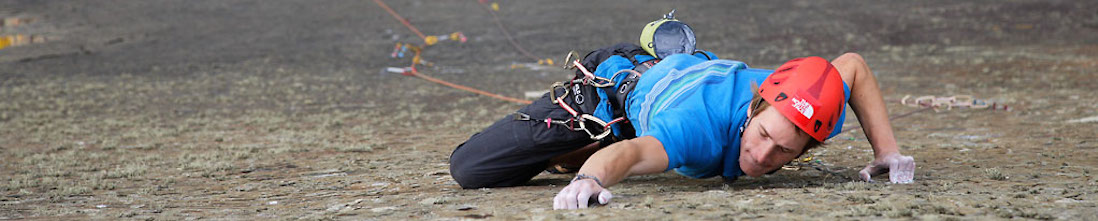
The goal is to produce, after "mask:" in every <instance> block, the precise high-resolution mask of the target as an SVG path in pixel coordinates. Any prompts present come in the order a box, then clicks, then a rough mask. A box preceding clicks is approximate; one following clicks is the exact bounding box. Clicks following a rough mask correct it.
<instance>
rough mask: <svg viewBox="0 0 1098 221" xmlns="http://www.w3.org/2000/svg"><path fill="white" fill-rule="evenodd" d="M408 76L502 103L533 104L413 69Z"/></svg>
mask: <svg viewBox="0 0 1098 221" xmlns="http://www.w3.org/2000/svg"><path fill="white" fill-rule="evenodd" d="M408 75H412V76H415V77H418V78H423V80H428V81H431V82H435V83H438V84H441V85H446V86H449V87H452V88H455V89H459V90H464V91H468V92H473V93H476V94H480V95H484V96H489V97H492V98H496V99H500V100H504V101H510V102H515V103H520V104H531V103H534V102H533V101H529V100H523V99H518V98H513V97H507V96H503V95H499V94H494V93H491V92H487V91H482V90H477V89H476V88H471V87H466V86H462V85H458V84H454V83H450V82H447V81H444V80H440V79H438V78H433V77H431V76H427V75H423V73H420V72H419V71H416V70H415V69H412V70H411V71H409V72H408Z"/></svg>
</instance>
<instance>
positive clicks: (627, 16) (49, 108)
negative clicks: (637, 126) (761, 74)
mask: <svg viewBox="0 0 1098 221" xmlns="http://www.w3.org/2000/svg"><path fill="white" fill-rule="evenodd" d="M386 2H387V3H388V4H389V6H391V7H392V8H393V9H394V10H395V11H397V12H399V13H400V14H402V15H403V16H404V17H405V18H406V19H408V21H409V22H410V23H412V24H414V25H415V26H416V27H418V28H419V29H420V31H422V32H424V34H426V35H435V36H438V35H445V34H450V33H455V32H461V33H463V35H465V36H466V37H468V39H467V40H468V41H467V42H465V43H457V42H453V41H445V42H440V43H439V44H436V45H432V46H430V47H427V48H425V49H424V50H423V53H422V59H424V60H425V61H429V62H430V63H432V64H433V65H432V66H427V65H423V66H417V68H418V70H419V71H423V72H428V73H431V74H433V75H432V76H434V77H437V78H439V79H444V80H448V81H453V82H455V83H459V84H463V85H468V86H471V87H475V88H479V89H483V90H486V91H490V92H494V93H500V94H503V95H507V96H511V97H522V96H524V95H526V94H527V93H526V92H530V93H529V94H530V95H526V96H528V97H531V99H533V98H536V97H540V96H541V95H543V94H544V90H546V89H547V87H546V86H547V85H550V84H551V83H553V82H556V81H561V80H564V79H565V78H567V76H568V75H570V74H571V72H569V71H565V70H560V69H558V68H555V67H554V66H556V65H560V63H562V62H561V61H560V60H557V63H556V64H554V65H545V64H538V61H537V60H532V59H528V58H525V57H526V56H524V55H522V53H521V52H519V51H517V50H516V49H515V48H514V46H512V45H511V43H510V42H509V41H508V40H507V38H506V37H505V35H503V34H502V32H501V30H500V29H499V27H498V25H497V24H495V23H494V21H493V19H492V16H491V15H490V14H488V13H489V11H487V10H484V9H483V8H484V6H483V5H481V4H479V3H478V1H424V0H405V1H397V0H390V1H386ZM485 3H486V4H490V3H491V2H490V1H485ZM497 3H498V4H499V6H500V7H499V8H500V9H499V11H492V12H494V13H496V14H497V15H498V16H500V18H501V23H502V24H503V26H505V28H506V30H507V31H508V32H509V33H511V35H512V36H514V38H515V40H516V42H515V43H517V44H519V45H522V46H523V47H525V48H526V49H528V50H529V51H530V52H531V54H533V55H535V56H537V57H541V58H552V59H560V58H563V57H564V56H563V55H565V54H566V53H568V52H569V51H572V50H575V51H577V52H580V53H582V52H585V51H588V50H592V49H595V48H598V47H601V46H605V45H610V44H613V43H618V42H634V41H636V39H637V35H638V33H639V32H640V30H641V26H642V25H643V24H645V23H647V22H649V21H651V20H654V19H656V18H658V17H659V16H660V15H662V14H664V13H666V12H667V11H669V9H672V8H674V9H676V10H677V14H676V15H677V17H678V18H679V19H682V20H683V21H685V22H687V23H689V24H690V25H691V26H692V28H693V29H694V30H695V33H696V34H697V39H698V48H700V49H705V50H709V51H713V52H715V53H716V54H717V55H718V56H720V57H721V58H726V59H735V60H741V61H745V62H747V63H748V64H750V65H751V66H752V67H756V68H774V67H776V66H777V65H778V64H780V63H782V62H784V61H786V60H788V59H790V58H793V57H801V56H822V57H835V56H838V55H839V54H841V53H843V52H858V53H860V54H861V55H862V56H863V57H865V58H866V60H867V61H868V62H869V65H870V67H871V69H872V70H873V71H874V74H876V76H877V78H878V80H879V81H880V87H881V88H882V90H883V93H884V96H885V102H886V103H887V105H886V106H887V108H889V110H888V111H889V113H891V114H893V115H894V116H895V115H898V114H902V113H908V112H911V111H915V110H917V109H916V108H913V107H908V106H904V105H901V104H900V103H899V102H900V100H901V99H902V98H903V97H905V96H906V95H912V96H916V97H917V96H922V95H932V96H954V95H972V96H973V97H975V98H979V99H989V100H994V101H996V102H999V103H1003V104H1008V105H1011V107H1012V108H1014V109H1013V110H1012V111H997V110H972V109H952V110H940V111H937V112H934V111H925V112H918V113H914V114H911V115H909V116H906V117H903V118H899V119H896V120H893V121H892V125H893V127H894V132H895V135H896V137H897V140H899V145H900V150H901V151H903V152H904V153H905V154H909V155H912V156H914V157H915V159H916V161H917V166H918V168H917V171H916V172H917V173H916V177H915V183H914V184H910V185H889V184H884V182H882V181H884V178H886V177H887V176H879V177H880V179H878V180H877V181H878V182H873V183H868V182H853V181H852V180H854V179H856V178H857V177H858V174H857V171H858V170H860V169H861V168H862V167H864V165H865V164H866V163H868V162H870V161H871V160H872V153H871V147H870V145H869V143H868V142H867V140H866V138H865V136H863V135H862V134H861V132H859V131H860V130H853V131H851V132H846V133H843V134H840V135H839V136H838V137H836V138H835V139H832V140H829V141H828V142H827V143H826V145H825V147H823V148H818V149H814V150H812V151H810V152H808V153H806V156H804V157H811V160H810V161H802V162H801V164H802V165H800V166H799V167H796V168H800V169H799V170H781V171H778V172H777V173H775V174H772V175H766V176H763V177H757V178H751V177H743V178H740V179H739V180H736V181H735V182H734V183H731V184H724V183H723V182H722V181H721V180H720V179H703V180H694V179H687V178H684V177H681V176H679V175H676V174H674V173H665V174H656V175H648V176H640V177H633V178H630V179H627V180H625V181H624V182H622V183H621V184H618V185H615V186H613V187H610V188H611V190H612V191H613V193H614V194H615V196H616V197H615V198H614V201H613V202H612V203H611V204H609V205H607V206H604V207H598V208H594V209H590V210H580V211H553V210H552V209H551V208H552V198H553V196H555V195H556V193H557V192H559V191H560V189H561V188H562V187H563V185H566V184H567V183H568V180H569V179H570V178H571V176H570V175H548V174H544V175H539V176H537V177H535V178H534V180H532V181H531V182H530V185H529V186H523V187H515V188H499V189H483V190H463V189H460V188H459V187H458V186H457V184H456V183H455V182H454V180H453V179H452V178H451V177H450V176H451V175H450V174H449V168H448V167H449V166H448V162H449V158H448V156H449V154H450V153H451V151H452V150H453V148H455V147H456V146H457V145H459V144H461V143H462V142H463V141H464V140H465V139H467V138H468V137H469V136H470V135H472V134H473V133H476V132H478V131H480V130H482V129H484V128H485V127H487V126H489V125H490V124H491V123H492V122H494V121H496V120H499V119H500V118H501V117H504V116H506V115H508V114H511V113H513V112H514V111H515V110H517V109H519V108H521V106H519V105H514V104H509V103H505V102H499V101H495V100H492V99H489V98H484V97H481V96H477V95H473V94H468V93H465V92H460V91H457V90H453V89H450V88H446V87H440V86H437V85H435V84H433V83H429V82H425V81H422V80H419V79H418V78H409V77H406V76H403V75H400V74H399V73H392V72H389V71H388V70H387V68H388V67H404V66H406V65H408V64H410V63H411V58H410V57H408V56H405V57H403V58H401V57H398V58H393V57H392V56H390V53H391V52H392V51H393V48H394V45H396V44H397V43H409V42H417V41H419V38H418V37H417V36H416V34H414V33H412V32H411V31H408V30H407V29H406V28H405V27H404V26H402V25H401V24H400V22H398V21H397V20H395V19H392V18H391V17H389V15H388V14H387V12H386V11H385V10H383V9H381V8H379V7H377V5H376V4H375V3H374V2H372V1H361V0H353V1H352V0H330V1H323V2H314V1H290V0H264V1H249V0H221V1H183V0H178V1H172V0H169V1H156V2H148V1H140V0H112V1H105V2H104V1H63V0H59V1H0V20H2V26H0V43H3V44H6V45H5V46H4V47H2V48H0V162H2V163H0V177H4V178H6V180H0V219H45V220H58V219H61V220H69V219H107V220H114V219H120V218H122V219H162V220H185V219H199V218H214V219H232V220H255V219H271V220H281V219H351V220H361V219H366V220H372V219H378V220H394V219H408V220H421V219H431V220H433V219H484V218H493V219H500V220H520V219H533V220H540V219H577V218H579V219H601V218H612V219H615V220H616V219H625V220H629V219H658V220H663V219H667V220H696V219H703V220H729V219H732V220H735V219H758V218H763V219H840V220H843V219H879V218H893V219H908V218H913V219H975V220H984V219H995V218H1014V217H1018V218H1029V219H1054V218H1059V219H1067V220H1098V213H1096V212H1094V211H1093V208H1094V207H1096V206H1098V198H1096V197H1098V194H1094V193H1096V192H1098V183H1096V182H1098V179H1095V178H1094V175H1093V173H1094V170H1095V168H1098V163H1096V161H1094V160H1093V159H1094V157H1095V156H1098V140H1095V136H1094V135H1095V134H1098V131H1096V130H1098V126H1096V125H1098V124H1096V120H1095V119H1094V118H1095V116H1096V115H1098V112H1096V110H1098V106H1096V105H1098V102H1096V101H1098V95H1096V94H1095V93H1094V91H1095V90H1096V89H1098V86H1096V85H1098V84H1096V82H1095V79H1094V77H1095V75H1094V73H1098V59H1096V58H1098V45H1096V42H1098V14H1095V10H1094V9H1095V8H1098V1H1070V0H1002V1H993V2H984V1H947V0H928V1H887V2H882V1H865V2H850V1H840V0H818V1H807V0H804V1H754V2H750V3H747V2H740V1H720V0H706V1H679V2H662V1H653V2H644V3H635V4H621V3H620V2H616V1H500V2H497ZM16 42H18V44H17V43H16ZM397 69H399V70H400V72H401V73H403V70H404V69H403V68H397ZM851 113H852V112H851ZM848 116H849V117H850V118H849V119H847V120H846V122H849V124H848V125H846V127H847V128H852V127H854V126H857V123H856V122H857V120H856V118H854V115H853V114H849V115H848ZM817 167H818V168H817Z"/></svg>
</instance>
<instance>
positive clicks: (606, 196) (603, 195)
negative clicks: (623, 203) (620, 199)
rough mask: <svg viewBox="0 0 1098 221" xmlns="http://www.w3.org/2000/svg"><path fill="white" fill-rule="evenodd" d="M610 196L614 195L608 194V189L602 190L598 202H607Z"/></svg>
mask: <svg viewBox="0 0 1098 221" xmlns="http://www.w3.org/2000/svg"><path fill="white" fill-rule="evenodd" d="M610 198H614V195H613V194H610V191H609V190H602V192H600V193H599V204H602V205H606V204H609V203H610Z"/></svg>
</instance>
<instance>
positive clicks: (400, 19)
mask: <svg viewBox="0 0 1098 221" xmlns="http://www.w3.org/2000/svg"><path fill="white" fill-rule="evenodd" d="M374 3H377V5H378V6H381V8H384V9H385V11H388V12H389V14H390V15H393V17H395V18H396V19H397V20H398V21H400V23H403V24H404V27H408V29H411V30H412V32H415V33H416V35H419V38H420V39H423V42H424V43H426V42H427V36H426V35H423V33H422V32H419V29H416V26H412V23H410V22H408V19H404V17H400V14H397V13H396V11H393V9H392V8H389V5H386V4H385V2H381V0H374Z"/></svg>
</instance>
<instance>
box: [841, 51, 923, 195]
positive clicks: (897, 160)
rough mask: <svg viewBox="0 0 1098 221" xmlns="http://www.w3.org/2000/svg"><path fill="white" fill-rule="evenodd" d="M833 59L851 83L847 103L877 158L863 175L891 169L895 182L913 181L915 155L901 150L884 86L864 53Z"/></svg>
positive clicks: (865, 176)
mask: <svg viewBox="0 0 1098 221" xmlns="http://www.w3.org/2000/svg"><path fill="white" fill-rule="evenodd" d="M831 63H832V64H833V65H835V68H836V69H838V70H839V74H840V75H842V78H843V81H844V82H846V83H847V85H848V86H850V101H848V103H850V107H851V109H853V110H854V114H855V115H856V116H857V117H858V122H859V123H861V124H862V131H863V132H864V133H865V135H866V137H867V138H868V139H869V144H870V145H871V146H872V148H873V155H874V161H873V162H870V164H869V165H868V166H866V168H865V169H863V170H862V172H861V175H862V178H863V179H865V180H867V181H870V180H871V179H870V177H871V176H873V175H878V174H882V173H885V172H889V171H892V172H891V173H890V174H889V178H890V180H891V181H892V182H898V183H907V182H911V180H912V177H913V174H914V171H915V162H914V159H913V158H911V157H909V156H903V155H901V154H900V150H899V147H898V145H897V144H896V137H895V136H894V135H893V134H892V123H891V122H889V120H888V110H887V109H886V108H885V104H884V98H882V96H881V89H880V88H879V87H878V86H877V78H876V76H874V75H873V72H871V71H870V70H869V65H867V64H866V62H865V60H864V59H863V58H862V56H861V55H858V54H855V53H846V54H843V55H842V56H839V57H838V58H835V59H834V60H832V61H831Z"/></svg>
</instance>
